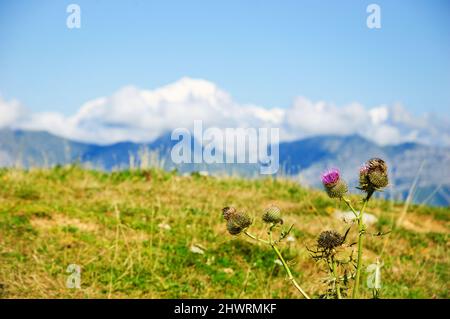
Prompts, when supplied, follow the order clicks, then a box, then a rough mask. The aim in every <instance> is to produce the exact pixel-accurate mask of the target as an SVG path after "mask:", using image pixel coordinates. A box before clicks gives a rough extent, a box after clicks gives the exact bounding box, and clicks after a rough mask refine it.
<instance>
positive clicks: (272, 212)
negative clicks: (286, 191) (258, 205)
mask: <svg viewBox="0 0 450 319" xmlns="http://www.w3.org/2000/svg"><path fill="white" fill-rule="evenodd" d="M262 219H263V221H264V222H265V223H273V224H278V223H280V224H283V219H281V211H280V209H279V208H278V207H276V206H270V207H269V208H267V209H266V211H265V212H264V215H263V217H262Z"/></svg>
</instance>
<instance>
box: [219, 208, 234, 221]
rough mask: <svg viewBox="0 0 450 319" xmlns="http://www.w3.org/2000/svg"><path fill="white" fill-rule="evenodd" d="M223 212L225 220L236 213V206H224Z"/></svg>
mask: <svg viewBox="0 0 450 319" xmlns="http://www.w3.org/2000/svg"><path fill="white" fill-rule="evenodd" d="M222 214H223V218H224V219H225V220H229V219H230V217H231V216H232V215H234V214H236V208H234V207H224V208H222Z"/></svg>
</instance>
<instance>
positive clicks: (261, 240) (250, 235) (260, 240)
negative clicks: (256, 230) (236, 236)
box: [244, 231, 270, 245]
mask: <svg viewBox="0 0 450 319" xmlns="http://www.w3.org/2000/svg"><path fill="white" fill-rule="evenodd" d="M244 234H245V235H247V236H248V237H250V238H251V239H254V240H256V241H259V242H261V243H264V244H267V245H270V242H269V241H268V240H264V239H261V238H259V237H257V236H255V235H253V234H251V233H249V232H248V231H244Z"/></svg>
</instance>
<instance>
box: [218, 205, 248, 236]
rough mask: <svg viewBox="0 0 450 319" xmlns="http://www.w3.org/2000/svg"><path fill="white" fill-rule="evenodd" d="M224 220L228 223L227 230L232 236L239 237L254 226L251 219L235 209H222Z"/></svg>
mask: <svg viewBox="0 0 450 319" xmlns="http://www.w3.org/2000/svg"><path fill="white" fill-rule="evenodd" d="M222 214H223V218H224V219H225V220H226V221H227V230H228V232H229V233H230V234H231V235H238V234H240V233H241V232H242V231H243V230H245V229H246V228H248V227H249V226H250V225H251V224H252V220H251V218H250V217H249V216H248V215H247V214H246V213H243V212H238V211H237V210H236V208H234V207H225V208H223V209H222Z"/></svg>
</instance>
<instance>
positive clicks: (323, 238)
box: [308, 228, 353, 299]
mask: <svg viewBox="0 0 450 319" xmlns="http://www.w3.org/2000/svg"><path fill="white" fill-rule="evenodd" d="M349 231H350V228H348V229H347V231H346V232H345V234H344V235H341V234H339V233H338V232H336V231H334V230H327V231H323V232H321V233H320V235H319V237H318V239H317V245H316V247H315V248H314V249H313V250H312V249H309V248H308V250H309V251H310V253H311V257H312V258H313V259H314V260H315V261H316V262H320V261H324V262H325V264H326V266H327V270H328V272H329V277H328V278H327V279H326V282H327V283H328V284H329V289H328V291H327V293H326V294H325V295H323V297H325V298H330V297H331V298H337V299H341V298H342V297H343V296H344V295H346V291H347V289H348V287H347V286H348V279H349V275H348V271H347V268H348V267H347V266H348V265H350V264H351V263H352V260H353V258H352V255H350V256H349V257H348V258H341V257H339V253H340V252H341V251H342V250H344V249H345V248H347V245H345V240H346V238H347V234H348V232H349ZM340 269H342V270H341V272H343V273H344V274H343V275H342V276H341V275H340V271H339V270H340Z"/></svg>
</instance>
